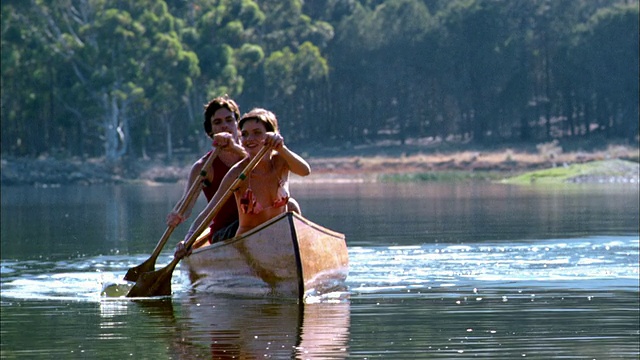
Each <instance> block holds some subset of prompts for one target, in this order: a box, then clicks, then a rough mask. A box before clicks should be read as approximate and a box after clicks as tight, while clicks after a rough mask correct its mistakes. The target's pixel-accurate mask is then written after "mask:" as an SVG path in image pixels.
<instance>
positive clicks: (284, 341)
mask: <svg viewBox="0 0 640 360" xmlns="http://www.w3.org/2000/svg"><path fill="white" fill-rule="evenodd" d="M184 300H185V301H182V302H180V303H179V307H180V314H181V316H180V318H178V319H177V323H178V324H177V325H178V326H176V328H177V331H178V332H179V333H178V334H176V335H175V336H174V338H178V339H180V342H179V343H176V344H175V345H174V346H172V347H174V349H173V350H171V352H172V353H173V354H172V355H175V354H191V355H192V356H191V358H196V357H198V358H203V357H204V356H205V354H204V351H202V350H204V349H207V348H208V349H209V351H210V353H211V356H210V358H212V359H266V358H269V359H329V358H330V359H345V358H346V357H347V355H348V342H349V330H350V329H349V328H350V304H349V303H348V302H341V303H317V304H304V303H302V302H291V301H286V300H280V299H256V298H238V297H217V296H198V295H195V296H190V297H189V298H186V299H184ZM196 355H197V356H196ZM176 358H178V357H176ZM185 358H186V357H185Z"/></svg>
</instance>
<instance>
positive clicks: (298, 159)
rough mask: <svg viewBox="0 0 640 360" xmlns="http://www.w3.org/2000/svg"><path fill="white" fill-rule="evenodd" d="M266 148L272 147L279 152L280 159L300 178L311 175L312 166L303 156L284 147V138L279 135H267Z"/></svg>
mask: <svg viewBox="0 0 640 360" xmlns="http://www.w3.org/2000/svg"><path fill="white" fill-rule="evenodd" d="M264 145H265V146H271V147H272V148H273V149H274V150H276V151H277V152H278V154H279V155H280V157H281V158H282V159H283V160H284V161H285V162H286V163H287V166H288V167H289V170H290V171H291V172H292V173H294V174H296V175H300V176H307V175H309V174H311V166H309V163H307V161H306V160H305V159H303V158H302V156H300V155H298V154H296V153H295V152H293V151H291V150H289V148H288V147H286V146H285V145H284V138H283V137H282V135H280V134H278V133H267V138H266V139H265V141H264Z"/></svg>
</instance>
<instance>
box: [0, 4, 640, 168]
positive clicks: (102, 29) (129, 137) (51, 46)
mask: <svg viewBox="0 0 640 360" xmlns="http://www.w3.org/2000/svg"><path fill="white" fill-rule="evenodd" d="M1 6H2V9H1V10H2V14H1V16H2V26H1V28H2V34H1V42H2V43H1V46H2V49H1V50H2V54H1V69H2V78H1V81H2V82H1V111H2V113H1V115H2V122H1V124H2V133H1V136H2V138H1V140H2V143H1V147H2V148H1V150H2V154H3V155H11V156H40V155H42V154H48V155H56V156H78V157H97V156H104V157H105V158H106V159H107V160H109V161H118V160H121V159H123V158H139V157H147V156H155V155H159V154H163V155H166V157H167V158H169V159H170V158H171V156H172V155H173V154H174V153H175V152H176V151H177V149H189V150H193V151H197V150H198V149H199V148H201V147H202V146H203V142H204V141H205V140H204V138H203V131H202V120H203V119H202V111H203V105H204V104H205V103H206V102H207V101H208V100H209V99H211V98H212V97H215V96H219V95H223V94H228V95H229V96H230V97H232V98H234V99H236V100H237V101H238V103H239V104H240V107H241V110H242V112H246V111H248V110H250V109H251V108H253V107H265V108H268V109H270V110H272V111H273V112H275V113H276V114H277V116H278V119H279V121H280V125H281V128H282V132H283V133H284V135H285V137H286V139H287V142H288V143H305V144H311V145H312V144H314V143H323V144H343V143H347V142H348V143H351V144H360V143H367V142H375V141H379V140H381V139H392V140H395V141H400V142H402V143H407V142H411V141H415V140H416V139H424V138H430V137H431V138H437V139H443V140H445V141H463V142H465V143H471V144H478V145H483V144H488V143H491V144H496V143H509V142H522V143H533V144H535V143H540V142H548V141H552V140H557V139H564V138H571V139H596V140H598V141H604V142H610V141H627V142H631V143H634V144H637V142H638V95H639V94H638V79H639V73H638V16H639V14H638V0H572V1H553V0H529V1H511V0H314V1H303V0H190V1H187V0H135V1H134V0H56V1H47V0H3V1H2V4H1Z"/></svg>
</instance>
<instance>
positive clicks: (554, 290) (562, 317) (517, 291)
mask: <svg viewBox="0 0 640 360" xmlns="http://www.w3.org/2000/svg"><path fill="white" fill-rule="evenodd" d="M181 192H182V186H181V185H158V186H143V185H118V186H89V187H64V186H63V187H45V188H34V187H2V194H1V195H2V198H1V201H2V209H1V210H2V211H1V224H0V225H1V235H2V237H1V250H2V257H1V259H2V261H1V267H2V291H1V302H0V311H1V320H0V335H1V350H0V354H1V357H2V358H3V359H21V358H25V359H26V358H28V359H50V358H58V359H122V358H132V359H200V358H202V359H264V358H270V359H438V358H455V359H467V358H493V359H514V358H535V359H549V358H576V359H611V358H618V359H637V358H638V356H639V355H640V347H639V341H640V328H639V323H640V313H639V305H640V304H639V300H638V297H639V270H638V261H639V258H638V256H639V237H640V236H639V233H640V230H639V206H638V203H639V191H638V186H637V184H636V185H570V186H556V187H549V186H545V187H518V186H507V185H499V184H488V183H458V184H439V183H393V184H379V183H345V184H329V183H306V182H294V183H293V184H292V193H293V196H294V197H295V198H296V199H297V200H298V201H299V203H300V204H301V207H302V210H303V214H304V215H305V216H306V217H307V218H309V219H310V220H312V221H314V222H316V223H318V224H321V225H323V226H325V227H328V228H330V229H333V230H336V231H339V232H342V233H344V234H345V235H346V238H347V245H348V248H349V260H350V272H349V276H348V278H347V284H346V285H347V288H348V290H347V291H346V293H341V294H337V295H336V296H335V297H327V298H323V299H322V300H321V301H316V302H310V303H307V304H299V303H297V302H296V301H292V300H286V299H276V298H251V297H246V296H245V297H243V296H230V295H227V294H216V293H202V292H198V291H194V290H193V289H192V288H191V286H190V284H189V282H188V280H187V278H186V276H185V274H182V273H181V272H180V267H178V268H177V269H176V271H175V272H174V277H173V286H172V288H173V292H174V293H173V295H172V296H171V297H170V298H163V299H158V300H146V301H141V300H131V299H123V298H110V297H103V296H101V295H100V293H101V290H102V289H103V287H104V286H105V285H107V284H114V283H115V284H117V283H119V282H122V277H123V276H124V274H125V273H126V271H127V269H128V268H130V267H132V266H135V265H138V264H140V263H141V262H143V261H144V260H146V259H147V258H148V257H149V254H150V253H151V251H152V250H153V248H154V246H155V245H156V243H157V241H158V240H159V239H160V237H161V236H162V233H163V232H164V230H165V224H164V218H165V216H166V214H167V213H168V212H169V211H170V209H171V208H172V207H173V205H174V204H175V201H177V199H178V197H179V196H180V194H181ZM203 206H204V203H203V202H202V199H201V200H200V201H199V204H198V205H197V209H198V211H199V210H200V209H202V207H203ZM192 219H193V216H192ZM186 230H187V225H182V226H181V227H179V228H178V229H176V231H175V232H174V234H173V236H172V238H171V239H170V241H169V242H168V244H167V246H166V248H165V250H164V251H163V253H162V254H161V255H160V257H159V259H158V264H157V267H156V268H160V267H161V266H164V265H166V264H167V263H168V262H169V261H170V260H171V258H172V253H173V247H174V245H175V243H176V242H177V241H179V240H180V239H181V238H182V236H183V235H184V234H185V232H186Z"/></svg>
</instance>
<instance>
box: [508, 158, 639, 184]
mask: <svg viewBox="0 0 640 360" xmlns="http://www.w3.org/2000/svg"><path fill="white" fill-rule="evenodd" d="M634 176H635V177H637V176H638V163H634V162H631V161H626V160H603V161H592V162H588V163H584V164H572V165H566V166H559V167H555V168H550V169H543V170H537V171H531V172H527V173H524V174H521V175H518V176H514V177H511V178H508V179H504V180H502V181H501V182H502V183H505V184H562V183H569V182H591V181H578V180H579V179H587V178H597V179H600V178H606V177H634Z"/></svg>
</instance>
